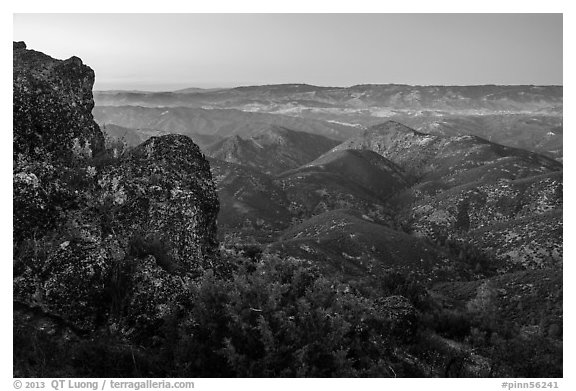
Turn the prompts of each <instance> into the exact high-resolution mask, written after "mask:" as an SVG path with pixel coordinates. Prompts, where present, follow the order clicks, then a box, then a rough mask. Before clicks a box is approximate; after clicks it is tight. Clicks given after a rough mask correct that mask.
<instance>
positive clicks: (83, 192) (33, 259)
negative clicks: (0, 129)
mask: <svg viewBox="0 0 576 391" xmlns="http://www.w3.org/2000/svg"><path fill="white" fill-rule="evenodd" d="M93 82H94V73H93V71H92V70H91V69H90V68H89V67H87V66H85V65H83V64H82V61H81V60H80V59H78V58H75V57H73V58H71V59H69V60H66V61H60V60H55V59H53V58H51V57H49V56H47V55H45V54H42V53H39V52H35V51H32V50H27V49H26V46H25V45H24V43H14V156H13V162H14V166H13V182H14V194H13V196H14V279H13V289H14V298H15V300H18V302H20V303H22V304H23V305H29V306H32V307H34V308H40V309H41V310H42V311H44V312H46V313H48V314H52V315H54V316H55V317H57V318H58V319H63V321H65V322H67V323H68V324H70V325H71V326H72V327H75V328H77V329H78V330H85V331H86V332H88V333H89V332H91V331H94V330H98V329H99V328H101V327H108V326H110V325H116V326H120V328H118V329H117V330H120V331H121V332H122V333H123V335H124V336H126V337H134V338H136V337H137V336H138V338H139V337H142V336H146V335H148V334H147V330H149V329H150V328H151V327H152V328H154V327H157V326H158V325H160V324H161V323H162V321H163V319H164V318H165V317H166V316H167V315H169V314H170V313H171V311H172V310H173V309H174V306H177V305H178V302H179V300H180V299H179V298H182V297H186V292H187V290H186V286H185V284H184V282H185V281H188V280H189V279H190V278H191V277H192V276H194V275H196V274H197V273H198V272H201V271H202V270H204V269H205V268H210V267H213V266H214V262H213V259H214V258H213V257H212V256H213V255H214V253H215V251H216V249H217V241H216V215H217V213H218V198H217V195H216V191H215V188H214V184H213V182H212V177H211V173H210V167H209V164H208V162H207V161H206V159H205V158H204V156H203V155H202V153H200V150H199V149H198V146H197V145H196V144H194V143H193V142H192V140H191V139H189V138H188V137H186V136H178V135H169V136H164V137H160V138H152V139H150V140H148V141H147V142H146V143H144V144H142V145H140V146H139V147H137V148H135V149H134V150H133V151H132V152H130V153H128V154H125V155H124V156H122V157H121V158H116V157H111V156H109V155H108V154H107V151H104V150H103V148H104V140H103V137H102V133H101V132H100V130H99V128H98V126H97V125H96V123H95V122H94V120H93V118H92V114H91V110H92V107H93V105H94V102H93V100H92V84H93ZM100 152H104V153H103V154H100Z"/></svg>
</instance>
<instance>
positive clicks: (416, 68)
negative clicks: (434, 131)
mask: <svg viewBox="0 0 576 391" xmlns="http://www.w3.org/2000/svg"><path fill="white" fill-rule="evenodd" d="M562 24H563V20H562V14H15V15H14V30H13V31H14V36H13V39H14V40H15V41H24V42H26V44H27V46H28V48H30V49H34V50H38V51H41V52H44V53H48V54H50V55H51V56H52V57H55V58H69V57H71V56H73V55H75V56H78V57H80V58H81V59H82V60H83V61H84V63H86V64H87V65H89V66H90V67H92V68H93V69H94V71H95V73H96V82H95V85H94V89H95V90H99V91H104V90H138V91H175V90H180V89H185V88H193V87H197V88H232V87H238V86H249V85H274V84H311V85H316V86H328V87H348V86H352V85H359V84H405V85H419V86H431V85H432V86H433V85H438V86H439V85H443V86H445V85H449V86H469V85H487V84H494V85H557V86H562V84H563V77H562V72H563V69H562Z"/></svg>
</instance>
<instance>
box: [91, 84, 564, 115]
mask: <svg viewBox="0 0 576 391" xmlns="http://www.w3.org/2000/svg"><path fill="white" fill-rule="evenodd" d="M562 93H563V88H562V86H522V85H520V86H496V85H480V86H409V85H399V84H383V85H377V84H366V85H356V86H352V87H318V86H313V85H308V84H279V85H264V86H249V87H237V88H229V89H215V90H214V89H209V90H202V89H196V88H192V89H185V90H180V91H176V92H158V93H149V92H125V93H124V92H118V91H111V92H107V91H96V92H95V93H94V99H95V101H96V105H98V106H111V105H115V106H118V105H120V106H122V105H140V106H153V107H156V106H167V107H168V106H172V107H176V106H186V107H203V106H213V107H219V108H230V107H238V108H240V107H244V108H248V107H249V106H252V107H253V109H258V108H260V109H263V108H265V107H268V108H267V109H266V110H261V111H269V110H270V107H269V106H271V105H284V106H286V107H290V106H292V107H297V106H304V107H319V108H331V107H349V108H370V107H383V108H389V109H399V110H403V109H407V108H409V109H411V110H434V111H470V110H487V111H527V110H529V111H531V112H534V111H555V110H561V109H562Z"/></svg>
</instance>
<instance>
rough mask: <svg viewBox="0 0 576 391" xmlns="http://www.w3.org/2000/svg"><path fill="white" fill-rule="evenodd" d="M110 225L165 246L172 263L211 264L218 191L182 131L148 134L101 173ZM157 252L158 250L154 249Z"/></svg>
mask: <svg viewBox="0 0 576 391" xmlns="http://www.w3.org/2000/svg"><path fill="white" fill-rule="evenodd" d="M99 185H100V188H101V193H100V201H101V202H102V203H103V204H106V205H107V208H109V210H110V211H111V213H112V214H113V219H112V220H111V222H110V225H111V226H110V228H109V229H110V231H111V232H113V233H114V234H116V235H119V236H120V237H122V238H124V239H126V240H132V241H134V240H144V241H146V242H149V243H152V242H157V243H158V244H157V246H159V247H162V248H163V249H165V251H164V252H165V254H163V255H164V256H165V258H166V260H168V262H169V263H171V264H172V265H171V266H172V267H174V268H176V269H178V270H180V271H183V272H185V273H186V272H189V271H192V270H195V269H197V268H198V267H204V268H205V267H212V266H213V265H211V262H210V259H211V258H210V255H212V254H213V252H214V250H215V248H216V243H217V241H216V215H217V214H218V196H217V194H216V190H215V187H214V183H213V181H212V176H211V173H210V166H209V164H208V161H207V160H206V159H205V158H204V156H203V155H202V153H201V152H200V150H199V148H198V146H197V145H196V144H194V142H193V141H192V140H191V139H190V138H188V137H187V136H182V135H167V136H162V137H152V138H151V139H149V140H148V141H146V142H145V143H143V144H141V145H140V146H138V147H137V148H136V149H134V150H133V151H132V152H131V153H130V154H128V155H127V156H126V157H125V158H124V159H122V162H121V164H120V165H118V166H117V167H112V168H110V169H108V170H107V171H105V172H104V173H103V174H102V176H101V177H100V179H99ZM154 255H155V256H156V257H157V258H158V254H154Z"/></svg>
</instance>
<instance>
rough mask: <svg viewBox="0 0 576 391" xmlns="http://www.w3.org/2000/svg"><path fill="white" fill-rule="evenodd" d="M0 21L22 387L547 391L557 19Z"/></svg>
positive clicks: (392, 16)
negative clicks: (421, 383) (360, 386)
mask: <svg viewBox="0 0 576 391" xmlns="http://www.w3.org/2000/svg"><path fill="white" fill-rule="evenodd" d="M133 12H138V9H137V7H135V8H134V10H133ZM12 18H13V31H12V33H13V48H12V49H13V50H12V55H13V60H12V61H13V63H12V72H13V73H12V75H13V90H12V107H13V112H12V133H11V135H12V145H11V148H12V198H13V201H12V227H11V229H12V231H11V233H12V258H13V268H12V273H13V276H12V288H11V289H12V297H13V300H12V306H13V307H12V338H13V342H12V347H13V353H12V372H13V375H12V376H13V378H14V379H22V380H24V379H31V378H57V379H60V378H61V379H85V383H82V384H85V385H88V387H89V385H90V384H91V383H90V381H89V379H93V378H99V379H103V378H106V379H122V378H139V379H172V380H171V381H176V380H178V379H181V380H182V382H181V383H180V384H182V385H183V386H182V387H181V388H194V383H193V382H190V384H189V386H186V384H188V383H186V382H185V381H184V379H192V380H193V379H199V378H250V379H252V378H334V377H336V378H483V379H486V378H507V379H521V378H533V379H532V380H538V381H539V382H540V384H542V385H541V387H538V388H558V387H559V384H560V383H558V382H556V381H555V380H556V379H560V380H561V378H563V377H564V376H565V374H566V372H568V371H569V368H564V365H563V356H564V349H563V347H564V346H563V343H564V334H565V331H566V330H565V329H564V312H563V287H564V284H563V279H564V278H563V277H564V274H563V253H564V251H563V238H564V235H563V152H564V148H563V27H564V26H563V18H564V15H563V14H562V13H522V12H517V13H384V12H371V13H330V12H329V11H327V12H322V13H192V12H189V13H14V14H13V15H12ZM5 44H7V43H5ZM6 72H7V70H6ZM6 133H7V132H6ZM5 148H8V145H5ZM6 155H7V156H9V155H8V151H6ZM6 189H8V184H7V183H6ZM8 216H9V215H8V214H7V215H6V220H8ZM6 245H7V246H8V243H6ZM567 281H568V280H567ZM11 381H12V380H11ZM19 381H20V380H17V381H16V382H19ZM78 381H79V380H78ZM148 381H152V380H148ZM154 381H157V380H154ZM166 381H168V380H166ZM16 382H14V387H16ZM10 384H12V383H10ZM20 384H24V385H26V384H28V385H29V384H32V383H26V382H24V383H20ZM66 384H67V386H66V387H68V388H66V387H60V388H59V389H62V390H67V389H73V388H74V384H76V383H70V385H69V386H68V383H66ZM78 384H80V383H78ZM94 384H96V383H94ZM100 384H101V383H100ZM105 384H107V383H105ZM112 384H116V383H112ZM117 384H124V386H122V387H127V386H125V384H128V383H121V382H119V383H117ZM147 384H148V387H153V388H157V389H162V388H161V387H167V388H170V386H166V385H165V384H164V383H162V384H164V385H156V386H154V385H151V384H152V383H147ZM351 384H353V383H351ZM387 384H394V383H387ZM505 384H508V385H505ZM526 384H528V383H526ZM199 385H200V383H198V384H197V388H203V387H200V386H199ZM493 385H494V387H492V388H493V389H501V390H502V389H506V390H511V389H513V388H529V387H522V386H521V385H518V383H515V382H514V383H493ZM108 386H109V385H108V384H107V385H106V387H108ZM35 387H36V388H42V387H39V386H35ZM98 387H102V386H98ZM158 387H160V388H158ZM174 387H179V386H174V385H172V388H174ZM24 388H29V387H24ZM76 388H77V389H80V388H81V387H76ZM112 388H114V387H112ZM116 388H118V387H116ZM141 388H142V389H144V386H141ZM492 388H486V389H488V390H489V389H492ZM560 388H562V387H560ZM46 389H58V388H54V385H52V387H50V383H48V384H46ZM98 389H100V388H98ZM102 389H104V388H102ZM106 389H108V388H106Z"/></svg>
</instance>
